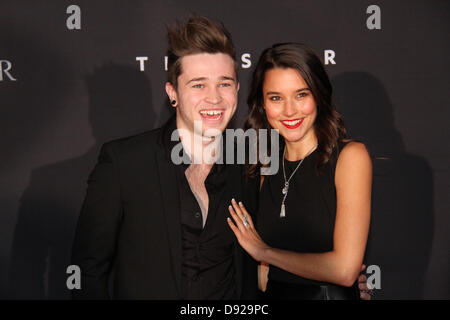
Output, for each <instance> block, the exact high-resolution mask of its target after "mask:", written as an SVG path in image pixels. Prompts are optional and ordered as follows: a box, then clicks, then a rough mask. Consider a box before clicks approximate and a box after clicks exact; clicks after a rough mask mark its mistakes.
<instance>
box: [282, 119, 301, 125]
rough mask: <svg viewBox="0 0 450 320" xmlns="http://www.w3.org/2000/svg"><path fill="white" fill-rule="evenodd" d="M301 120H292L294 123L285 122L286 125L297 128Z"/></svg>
mask: <svg viewBox="0 0 450 320" xmlns="http://www.w3.org/2000/svg"><path fill="white" fill-rule="evenodd" d="M300 120H301V119H298V120H292V121H286V120H285V121H283V122H284V123H286V124H287V125H288V126H295V125H296V124H297V123H299V122H300Z"/></svg>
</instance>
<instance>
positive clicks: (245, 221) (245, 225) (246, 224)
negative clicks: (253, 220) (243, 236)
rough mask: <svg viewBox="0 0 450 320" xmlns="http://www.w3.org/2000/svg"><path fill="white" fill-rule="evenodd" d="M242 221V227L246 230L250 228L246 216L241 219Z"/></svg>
mask: <svg viewBox="0 0 450 320" xmlns="http://www.w3.org/2000/svg"><path fill="white" fill-rule="evenodd" d="M242 219H243V220H244V227H246V228H248V227H249V226H250V224H249V223H248V220H247V216H246V215H245V214H244V216H243V217H242Z"/></svg>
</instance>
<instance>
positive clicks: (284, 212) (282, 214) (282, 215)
mask: <svg viewBox="0 0 450 320" xmlns="http://www.w3.org/2000/svg"><path fill="white" fill-rule="evenodd" d="M285 216H286V207H285V205H284V203H282V204H281V211H280V218H284V217H285Z"/></svg>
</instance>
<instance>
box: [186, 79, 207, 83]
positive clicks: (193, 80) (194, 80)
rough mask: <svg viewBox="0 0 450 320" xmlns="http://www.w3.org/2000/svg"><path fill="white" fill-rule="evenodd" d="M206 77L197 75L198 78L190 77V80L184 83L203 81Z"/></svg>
mask: <svg viewBox="0 0 450 320" xmlns="http://www.w3.org/2000/svg"><path fill="white" fill-rule="evenodd" d="M207 79H208V78H206V77H199V78H192V79H191V80H189V81H188V82H187V83H186V84H189V83H191V82H197V81H205V80H207Z"/></svg>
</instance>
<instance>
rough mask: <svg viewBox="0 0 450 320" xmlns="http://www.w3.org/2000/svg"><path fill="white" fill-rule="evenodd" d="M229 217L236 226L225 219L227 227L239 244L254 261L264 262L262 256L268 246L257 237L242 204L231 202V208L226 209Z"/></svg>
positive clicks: (228, 219)
mask: <svg viewBox="0 0 450 320" xmlns="http://www.w3.org/2000/svg"><path fill="white" fill-rule="evenodd" d="M228 210H229V211H230V214H231V217H232V218H233V220H234V222H235V223H236V225H235V224H234V223H233V221H231V219H230V218H227V221H228V225H229V226H230V228H231V230H233V232H234V234H235V235H236V238H237V239H238V241H239V244H240V245H241V246H242V248H244V250H245V251H247V252H248V254H249V255H251V256H252V257H253V259H255V260H256V261H264V254H265V252H266V251H267V249H269V246H268V245H267V244H265V243H264V241H263V240H262V239H261V237H260V236H259V234H258V232H256V230H255V226H254V225H253V220H252V217H251V216H250V215H249V214H248V212H247V210H246V209H245V207H244V205H243V204H242V202H239V204H237V203H236V201H235V200H234V199H232V200H231V206H229V207H228Z"/></svg>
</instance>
